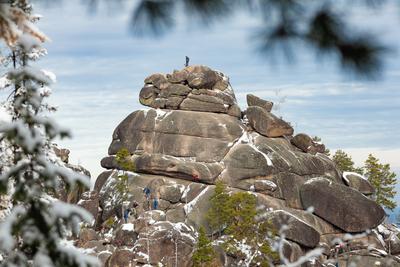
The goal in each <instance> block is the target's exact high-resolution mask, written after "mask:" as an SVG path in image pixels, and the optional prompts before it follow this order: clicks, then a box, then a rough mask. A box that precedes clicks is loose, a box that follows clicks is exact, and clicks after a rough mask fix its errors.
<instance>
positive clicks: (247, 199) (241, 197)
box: [225, 192, 257, 240]
mask: <svg viewBox="0 0 400 267" xmlns="http://www.w3.org/2000/svg"><path fill="white" fill-rule="evenodd" d="M227 206H228V210H227V213H228V214H229V224H228V226H227V227H226V229H225V233H226V234H228V235H232V236H233V238H235V239H237V240H241V239H244V238H246V237H248V236H251V235H252V234H254V233H253V231H254V225H255V224H256V220H255V217H256V215H257V211H256V197H255V196H254V195H252V194H249V193H247V192H238V193H235V194H232V196H230V197H229V199H228V205H227Z"/></svg>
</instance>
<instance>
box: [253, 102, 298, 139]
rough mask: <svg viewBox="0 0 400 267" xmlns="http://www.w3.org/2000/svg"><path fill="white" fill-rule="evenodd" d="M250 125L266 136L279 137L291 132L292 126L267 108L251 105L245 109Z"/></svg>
mask: <svg viewBox="0 0 400 267" xmlns="http://www.w3.org/2000/svg"><path fill="white" fill-rule="evenodd" d="M246 115H247V119H248V120H249V123H250V125H251V127H253V128H254V129H255V130H256V131H257V132H258V133H259V134H262V135H264V136H266V137H281V136H287V135H292V134H293V128H292V126H290V125H289V124H288V123H287V122H285V121H284V120H282V119H279V118H278V117H276V116H275V115H273V114H272V113H270V112H268V111H267V110H265V109H263V108H260V107H257V106H251V107H248V108H247V110H246Z"/></svg>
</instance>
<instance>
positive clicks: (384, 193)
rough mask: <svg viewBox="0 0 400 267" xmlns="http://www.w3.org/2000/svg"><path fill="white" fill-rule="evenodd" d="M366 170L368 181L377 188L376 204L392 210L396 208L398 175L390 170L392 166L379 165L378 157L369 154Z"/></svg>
mask: <svg viewBox="0 0 400 267" xmlns="http://www.w3.org/2000/svg"><path fill="white" fill-rule="evenodd" d="M364 169H365V176H366V177H367V178H368V181H369V182H370V183H371V184H372V186H373V187H375V190H376V202H377V203H378V204H380V205H382V206H384V207H385V208H388V209H390V210H393V209H394V208H396V202H395V201H394V196H395V195H396V191H395V185H396V174H395V173H394V172H392V171H391V170H390V165H389V164H381V163H379V160H378V159H377V158H376V157H374V156H373V155H371V154H369V156H368V158H367V160H366V161H365V166H364Z"/></svg>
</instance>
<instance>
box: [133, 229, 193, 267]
mask: <svg viewBox="0 0 400 267" xmlns="http://www.w3.org/2000/svg"><path fill="white" fill-rule="evenodd" d="M195 243H196V239H195V232H194V231H193V229H192V228H190V227H188V226H187V225H186V224H184V223H176V224H174V223H170V222H156V223H154V224H153V225H151V226H150V227H148V228H146V230H145V231H144V232H141V233H140V234H139V237H138V241H137V242H136V244H135V246H134V248H133V253H134V254H135V259H136V261H137V262H138V263H141V264H145V263H150V264H158V263H159V262H160V263H162V264H163V265H165V266H176V264H177V263H178V262H179V264H180V265H181V266H190V263H191V262H192V260H191V256H192V252H193V248H194V246H195Z"/></svg>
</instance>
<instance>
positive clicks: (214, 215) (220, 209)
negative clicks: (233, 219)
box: [206, 181, 230, 235]
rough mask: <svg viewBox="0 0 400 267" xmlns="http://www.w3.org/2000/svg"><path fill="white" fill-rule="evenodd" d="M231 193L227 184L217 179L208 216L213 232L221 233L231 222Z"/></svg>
mask: <svg viewBox="0 0 400 267" xmlns="http://www.w3.org/2000/svg"><path fill="white" fill-rule="evenodd" d="M228 202H229V194H228V193H227V191H226V185H225V184H224V183H223V182H221V181H217V182H216V184H215V190H214V194H213V195H212V196H211V198H210V209H209V210H208V212H207V214H206V218H207V220H208V223H209V225H210V227H211V230H212V231H213V232H218V233H219V235H220V234H221V232H222V230H223V229H224V228H225V227H226V225H227V224H228V222H229V219H230V214H229V211H228V205H229V203H228Z"/></svg>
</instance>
